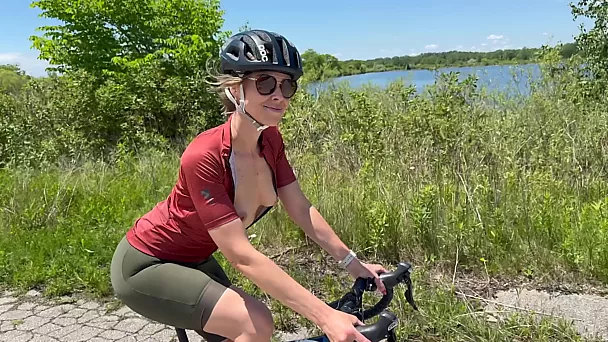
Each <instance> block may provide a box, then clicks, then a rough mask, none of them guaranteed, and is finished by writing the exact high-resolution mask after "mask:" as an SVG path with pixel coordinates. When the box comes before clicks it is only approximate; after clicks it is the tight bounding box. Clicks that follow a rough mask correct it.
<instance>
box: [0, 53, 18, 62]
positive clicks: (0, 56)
mask: <svg viewBox="0 0 608 342" xmlns="http://www.w3.org/2000/svg"><path fill="white" fill-rule="evenodd" d="M19 55H20V54H18V53H0V63H1V64H12V63H15V61H17V60H18V59H19Z"/></svg>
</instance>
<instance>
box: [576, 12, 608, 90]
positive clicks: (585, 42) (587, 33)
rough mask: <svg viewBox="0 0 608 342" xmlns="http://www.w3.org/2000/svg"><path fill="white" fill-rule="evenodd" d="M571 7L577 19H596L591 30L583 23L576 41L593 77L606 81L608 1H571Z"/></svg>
mask: <svg viewBox="0 0 608 342" xmlns="http://www.w3.org/2000/svg"><path fill="white" fill-rule="evenodd" d="M570 7H571V9H572V14H573V15H574V19H575V20H576V19H577V18H579V17H587V18H589V19H592V20H593V21H594V25H593V28H592V29H590V30H586V29H585V26H584V25H583V24H581V26H580V29H581V33H580V34H579V35H578V36H577V37H575V41H576V43H577V46H578V48H579V50H580V51H581V52H582V55H583V57H584V59H585V62H586V64H587V66H588V68H589V71H591V74H592V75H593V77H594V78H595V79H596V80H598V81H601V82H605V81H606V79H607V78H608V2H606V1H605V0H580V1H578V3H577V4H573V3H571V4H570Z"/></svg>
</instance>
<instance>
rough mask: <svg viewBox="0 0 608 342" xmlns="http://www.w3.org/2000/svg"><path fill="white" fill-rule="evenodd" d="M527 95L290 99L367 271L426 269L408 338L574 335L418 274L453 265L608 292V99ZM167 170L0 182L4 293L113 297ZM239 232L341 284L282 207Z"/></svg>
mask: <svg viewBox="0 0 608 342" xmlns="http://www.w3.org/2000/svg"><path fill="white" fill-rule="evenodd" d="M541 86H542V87H541ZM536 87H537V90H535V92H534V93H533V94H532V96H530V97H528V98H515V99H507V98H505V97H504V96H501V95H496V94H494V95H493V94H487V93H486V92H485V91H484V90H475V89H474V87H473V85H472V84H470V83H467V82H465V83H459V82H456V81H455V80H454V79H453V78H450V77H449V76H448V77H446V78H445V79H443V80H440V82H439V84H438V86H437V87H434V88H431V89H429V91H428V92H427V94H426V95H423V96H415V95H414V94H413V91H412V89H411V88H407V87H404V86H402V85H399V84H396V83H395V84H393V85H391V86H389V87H388V88H387V89H386V90H381V89H375V88H371V87H368V88H364V89H362V90H357V91H355V90H352V89H346V88H338V89H334V90H331V91H329V92H326V93H323V94H320V95H319V98H318V99H316V98H313V97H312V96H306V95H303V94H299V95H298V96H297V97H296V98H295V99H294V100H293V103H292V107H291V109H290V112H289V116H288V117H287V118H286V120H285V123H284V125H283V126H282V131H283V134H284V138H285V141H286V143H287V145H288V148H287V150H288V154H289V158H290V160H291V162H292V165H293V166H294V168H295V169H296V171H297V174H298V178H299V180H300V182H301V185H302V187H303V189H304V191H305V193H306V194H307V195H308V196H309V198H310V199H311V200H312V202H313V203H314V204H315V206H316V207H317V208H318V209H319V210H320V211H321V213H322V214H323V215H324V216H325V217H326V219H327V220H328V222H330V225H331V226H332V227H333V228H334V229H335V230H336V232H337V233H338V234H339V236H340V237H341V238H342V239H343V240H344V241H345V242H346V243H347V244H348V245H349V246H351V247H353V248H354V249H355V250H356V251H357V252H358V253H359V254H360V255H361V256H362V257H363V258H365V259H366V260H375V261H378V262H381V263H383V264H385V265H387V266H388V265H394V264H395V263H396V262H399V261H411V262H412V263H413V264H414V265H415V266H417V267H418V268H419V269H420V270H422V271H420V272H417V273H416V294H417V299H418V302H419V306H420V307H421V308H422V312H421V313H413V312H412V311H411V309H410V308H409V306H408V305H407V303H406V302H405V300H404V298H403V294H402V293H401V292H400V293H399V294H398V296H397V298H396V300H395V302H394V303H395V304H394V306H393V309H394V310H395V311H396V312H397V313H398V314H399V316H400V317H401V321H402V324H401V326H400V334H401V335H403V336H405V335H407V336H408V337H409V338H410V339H411V340H420V341H438V340H442V341H443V340H451V341H465V340H467V341H468V340H471V339H473V340H480V341H485V340H492V341H496V340H499V341H502V340H504V341H512V340H519V341H529V340H535V341H543V340H556V339H557V340H565V339H573V340H577V339H578V338H577V337H576V336H575V335H576V334H575V333H574V332H573V330H572V329H571V328H570V327H567V326H566V325H559V324H557V323H555V321H553V320H543V321H542V322H541V323H538V322H535V321H531V320H530V319H531V318H529V317H524V316H522V317H514V318H511V319H509V320H506V321H499V322H490V321H488V320H487V319H486V318H484V316H483V315H482V314H480V313H479V310H480V308H479V306H476V305H473V304H472V303H471V302H469V301H463V300H460V299H457V298H456V297H455V296H454V291H453V289H451V288H450V287H449V284H442V283H441V282H439V281H436V280H434V278H432V277H430V276H429V273H430V272H431V271H432V270H435V269H436V270H444V269H452V268H453V266H454V263H455V262H456V255H458V267H459V270H461V271H463V272H471V273H472V274H481V273H482V272H483V273H484V274H485V272H488V274H489V275H490V276H496V277H500V276H507V277H508V276H516V277H517V276H522V275H523V276H526V277H529V278H533V279H559V278H561V277H564V276H565V275H571V276H572V277H581V279H587V280H598V281H600V282H604V283H605V282H606V281H607V280H608V211H607V206H608V180H607V179H608V177H606V176H607V172H606V169H605V165H608V164H607V163H606V162H607V161H608V160H607V159H608V157H607V154H606V150H607V148H608V133H607V132H608V114H607V113H606V111H605V108H607V107H608V103H606V102H605V101H604V102H602V101H596V102H585V101H581V99H580V98H579V97H578V96H579V95H578V93H576V92H575V91H574V90H572V89H571V88H569V87H570V85H569V83H568V82H562V83H560V85H559V86H558V87H557V88H555V87H554V88H550V87H547V86H546V85H536ZM489 103H495V104H496V103H497V104H499V106H493V105H490V104H489ZM119 157H120V156H119ZM178 162H179V153H177V152H164V153H161V152H158V151H156V152H155V151H148V152H140V153H138V154H136V155H129V154H125V155H122V157H120V158H118V159H117V162H115V163H111V164H110V163H102V162H92V161H90V162H86V163H80V164H77V165H76V166H66V165H63V166H54V167H45V168H40V169H26V168H18V167H10V168H4V169H0V184H1V187H2V191H1V192H0V232H1V234H0V285H1V286H4V287H10V288H13V289H22V290H26V289H30V288H40V289H43V290H44V292H45V293H46V294H47V295H62V294H68V293H71V292H74V291H84V292H86V293H87V294H89V295H92V296H97V297H106V296H108V295H110V294H111V287H110V281H109V264H110V261H111V258H112V254H113V252H114V248H115V247H116V244H117V243H118V241H119V240H120V238H121V237H122V236H123V235H124V234H125V232H126V230H127V229H128V228H129V227H130V226H131V225H132V223H133V222H134V220H135V219H136V218H137V217H139V216H140V215H142V214H144V213H145V212H147V211H148V210H150V209H151V208H152V207H153V206H154V205H155V204H156V203H157V202H158V201H160V200H163V199H164V198H165V197H166V196H167V194H168V193H169V191H170V189H171V187H172V186H173V184H174V182H175V179H176V176H177V167H178ZM250 232H251V233H256V234H257V235H258V237H257V238H256V239H255V240H254V243H255V244H256V245H257V246H258V247H259V248H260V249H262V250H263V251H265V252H267V253H268V254H274V253H276V252H279V251H281V250H283V249H284V248H288V247H294V248H295V247H297V248H296V250H295V251H296V253H295V254H293V256H291V258H300V259H301V258H302V257H303V255H314V256H315V257H316V258H318V260H319V261H318V263H311V262H306V263H301V262H296V261H295V260H294V259H291V260H290V259H286V260H283V261H281V263H282V265H283V266H284V267H285V268H286V270H287V271H288V272H290V274H292V275H293V276H294V277H295V278H296V279H297V280H298V281H300V282H301V283H302V284H303V285H305V286H307V287H308V288H311V289H313V291H315V293H317V294H318V295H319V296H321V297H322V298H324V299H327V300H333V299H335V297H336V296H338V295H339V294H341V293H342V292H343V291H344V290H345V289H346V288H347V287H348V286H349V285H350V283H349V281H348V279H347V278H344V274H341V273H339V274H332V273H328V270H332V269H333V268H335V266H334V265H332V264H326V263H325V262H324V261H323V260H324V258H325V255H324V254H323V253H321V252H320V251H318V250H314V249H311V248H312V244H313V243H312V242H311V241H310V240H308V239H306V238H305V236H304V235H303V233H302V232H301V231H300V230H299V229H298V228H297V227H296V226H294V224H293V223H292V222H291V221H290V220H289V218H288V217H287V216H286V214H285V212H284V211H283V210H281V208H280V207H279V208H277V209H276V210H274V211H273V212H272V213H271V214H270V215H268V216H267V217H265V218H264V219H263V220H262V221H261V222H260V223H259V224H258V225H256V227H254V228H253V229H252V230H251V231H250ZM311 250H312V251H313V252H309V253H308V254H303V253H304V251H311ZM287 255H292V254H290V253H288V254H287ZM285 258H288V257H285ZM222 262H223V263H224V264H225V265H226V266H227V269H228V272H229V274H230V275H231V276H232V277H234V279H235V282H236V283H237V284H239V285H241V286H242V287H243V288H245V289H246V290H247V291H249V292H251V293H254V294H255V295H257V296H259V297H260V298H266V299H267V300H268V303H269V305H271V307H272V308H273V311H274V312H275V313H276V315H275V318H276V319H277V324H278V326H279V327H280V328H282V329H289V328H292V327H293V325H294V324H296V323H298V322H299V323H298V324H306V322H305V321H304V320H303V319H301V318H297V317H296V316H295V315H294V314H293V312H291V311H290V310H287V309H286V308H284V307H283V306H282V305H281V304H280V303H277V302H276V301H274V300H271V299H269V298H267V296H265V295H264V294H263V293H261V292H259V289H257V288H256V287H255V286H254V285H253V284H252V283H251V282H249V281H248V280H247V279H243V278H242V277H241V276H240V275H238V274H236V273H235V272H234V270H232V269H231V268H230V267H229V266H228V265H227V264H226V263H225V262H224V261H223V260H222Z"/></svg>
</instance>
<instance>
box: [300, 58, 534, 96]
mask: <svg viewBox="0 0 608 342" xmlns="http://www.w3.org/2000/svg"><path fill="white" fill-rule="evenodd" d="M449 72H458V73H459V79H460V80H464V79H465V78H467V77H468V76H469V75H471V74H475V75H477V77H478V78H479V79H478V85H480V86H484V87H487V89H488V90H498V91H507V92H508V93H511V94H518V93H519V94H524V95H525V94H528V93H529V90H530V86H529V85H530V82H533V81H536V80H538V79H539V78H540V68H539V66H538V65H537V64H526V65H500V66H498V65H493V66H477V67H452V68H442V69H438V70H437V71H431V70H396V71H386V72H374V73H368V74H360V75H351V76H342V77H338V78H335V79H333V80H330V81H326V82H321V83H313V84H311V85H310V88H309V90H310V91H311V92H313V93H316V91H318V90H320V89H326V88H327V87H328V86H329V85H330V84H332V83H341V82H347V83H348V84H349V85H350V86H351V87H353V88H359V87H361V86H363V85H366V84H371V85H375V86H380V87H386V86H387V85H388V84H390V83H392V82H395V81H402V82H404V83H405V84H407V85H414V86H415V87H416V90H417V91H418V92H419V93H420V92H422V91H423V90H424V87H426V86H429V85H432V84H434V83H435V80H436V78H437V76H438V74H439V73H449Z"/></svg>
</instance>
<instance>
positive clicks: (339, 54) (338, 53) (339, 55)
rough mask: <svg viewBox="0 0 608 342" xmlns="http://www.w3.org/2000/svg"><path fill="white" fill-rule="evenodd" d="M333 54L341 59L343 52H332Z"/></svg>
mask: <svg viewBox="0 0 608 342" xmlns="http://www.w3.org/2000/svg"><path fill="white" fill-rule="evenodd" d="M331 55H332V56H334V57H336V58H338V59H340V57H341V56H342V54H341V53H340V52H336V53H332V54H331Z"/></svg>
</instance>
